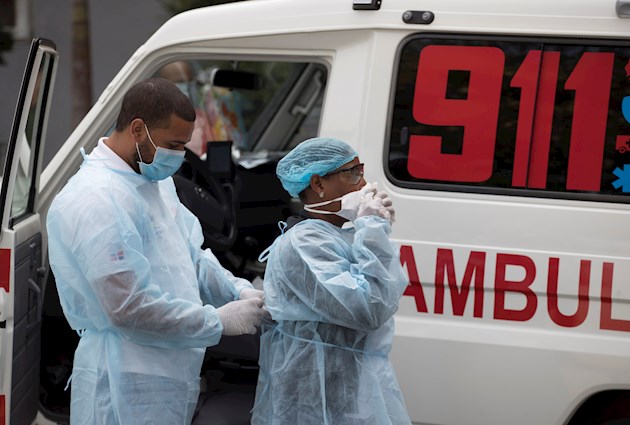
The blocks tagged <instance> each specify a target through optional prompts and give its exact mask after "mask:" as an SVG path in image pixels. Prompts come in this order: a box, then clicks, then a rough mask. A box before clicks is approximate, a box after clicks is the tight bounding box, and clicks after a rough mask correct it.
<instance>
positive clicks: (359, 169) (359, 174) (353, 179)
mask: <svg viewBox="0 0 630 425" xmlns="http://www.w3.org/2000/svg"><path fill="white" fill-rule="evenodd" d="M334 174H339V178H340V179H341V180H342V181H344V182H347V183H350V184H357V183H359V181H360V180H361V179H362V178H363V163H361V164H357V165H355V166H354V167H352V168H346V169H345V170H337V171H332V172H330V173H328V174H326V177H328V176H332V175H334Z"/></svg>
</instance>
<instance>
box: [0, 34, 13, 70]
mask: <svg viewBox="0 0 630 425" xmlns="http://www.w3.org/2000/svg"><path fill="white" fill-rule="evenodd" d="M12 47H13V36H12V35H11V33H10V32H8V31H5V30H4V29H3V28H2V25H0V65H4V64H5V61H4V58H3V57H2V53H3V52H6V51H9V50H11V48H12Z"/></svg>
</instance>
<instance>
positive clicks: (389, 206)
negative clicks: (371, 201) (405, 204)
mask: <svg viewBox="0 0 630 425" xmlns="http://www.w3.org/2000/svg"><path fill="white" fill-rule="evenodd" d="M376 196H377V197H379V198H381V203H382V204H383V206H384V207H385V209H386V210H387V211H388V212H389V219H390V220H391V222H392V223H393V222H395V221H396V210H394V205H393V204H394V203H393V202H392V199H391V198H390V197H389V195H388V194H387V192H385V191H384V190H381V191H380V192H378V193H377V194H376Z"/></svg>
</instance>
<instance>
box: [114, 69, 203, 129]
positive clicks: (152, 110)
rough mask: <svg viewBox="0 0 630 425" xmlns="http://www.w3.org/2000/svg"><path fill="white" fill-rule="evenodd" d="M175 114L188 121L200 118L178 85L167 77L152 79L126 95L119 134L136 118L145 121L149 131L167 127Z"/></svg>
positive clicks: (135, 86)
mask: <svg viewBox="0 0 630 425" xmlns="http://www.w3.org/2000/svg"><path fill="white" fill-rule="evenodd" d="M173 114H175V115H176V116H177V117H179V118H181V119H183V120H185V121H188V122H194V121H195V118H196V114H195V108H194V107H193V105H192V103H191V102H190V99H188V97H186V95H185V94H184V93H182V91H181V90H180V89H179V88H177V86H176V85H175V84H173V83H172V82H171V81H169V80H167V79H164V78H149V79H147V80H143V81H140V82H139V83H136V84H135V85H134V86H133V87H131V88H130V89H129V91H128V92H127V93H125V96H124V97H123V101H122V106H121V107H120V113H119V114H118V119H117V120H116V131H118V132H121V131H123V130H124V129H125V128H127V126H128V125H129V124H131V121H133V120H135V119H136V118H141V119H142V120H143V121H144V123H145V124H146V125H147V127H149V128H152V127H158V128H166V127H167V126H168V123H169V119H170V117H171V115H173Z"/></svg>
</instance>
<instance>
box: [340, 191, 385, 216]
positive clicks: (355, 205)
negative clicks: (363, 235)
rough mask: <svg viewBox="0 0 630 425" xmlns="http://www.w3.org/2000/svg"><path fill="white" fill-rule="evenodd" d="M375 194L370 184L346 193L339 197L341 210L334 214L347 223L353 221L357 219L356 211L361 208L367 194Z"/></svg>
mask: <svg viewBox="0 0 630 425" xmlns="http://www.w3.org/2000/svg"><path fill="white" fill-rule="evenodd" d="M368 193H370V194H374V193H376V192H375V190H374V189H373V188H372V185H371V184H370V183H367V184H366V185H365V186H363V187H362V188H361V189H359V190H357V191H354V192H349V193H346V194H345V195H344V196H342V197H341V209H340V210H339V211H337V212H336V214H337V215H338V216H340V217H343V218H345V219H347V220H349V221H354V220H355V219H356V218H357V211H358V210H359V208H360V207H361V203H362V202H363V198H364V197H365V196H366V195H367V194H368Z"/></svg>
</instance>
